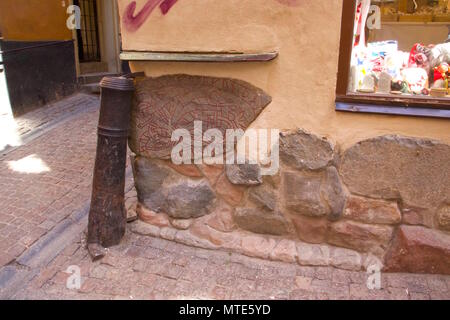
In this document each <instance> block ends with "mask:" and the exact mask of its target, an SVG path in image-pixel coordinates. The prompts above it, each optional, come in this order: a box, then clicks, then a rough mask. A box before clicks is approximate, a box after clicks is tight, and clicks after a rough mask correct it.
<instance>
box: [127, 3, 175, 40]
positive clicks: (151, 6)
mask: <svg viewBox="0 0 450 320" xmlns="http://www.w3.org/2000/svg"><path fill="white" fill-rule="evenodd" d="M177 1H178V0H147V3H146V4H145V5H144V7H143V8H142V9H141V11H139V13H138V14H136V15H135V14H134V13H135V11H136V1H132V2H131V3H130V4H129V5H128V6H127V7H126V9H125V13H124V15H123V24H124V26H125V28H126V29H127V30H128V31H129V32H135V31H137V30H139V28H140V27H141V26H142V25H143V24H144V23H145V21H146V20H147V19H148V17H149V16H150V15H151V13H152V12H153V11H154V10H155V9H156V7H157V6H158V5H159V8H160V9H161V12H162V13H163V14H164V15H166V14H167V13H168V12H169V11H170V9H172V7H173V6H174V5H175V3H177Z"/></svg>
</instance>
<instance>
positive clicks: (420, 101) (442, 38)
mask: <svg viewBox="0 0 450 320" xmlns="http://www.w3.org/2000/svg"><path fill="white" fill-rule="evenodd" d="M449 64H450V0H344V1H343V16H342V28H341V49H340V59H339V73H338V82H337V89H336V101H337V103H336V109H337V110H340V111H351V112H371V113H387V114H404V115H415V116H431V117H445V118H449V117H450V90H449V82H450V70H449Z"/></svg>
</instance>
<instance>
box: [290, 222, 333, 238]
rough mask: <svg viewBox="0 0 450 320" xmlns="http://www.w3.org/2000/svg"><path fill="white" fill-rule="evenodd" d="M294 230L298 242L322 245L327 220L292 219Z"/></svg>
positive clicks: (326, 228)
mask: <svg viewBox="0 0 450 320" xmlns="http://www.w3.org/2000/svg"><path fill="white" fill-rule="evenodd" d="M292 222H293V224H294V227H295V230H296V231H297V235H298V237H299V239H300V240H302V241H305V242H308V243H314V244H320V243H324V242H325V239H326V234H327V230H328V220H327V219H324V218H310V217H302V216H295V217H292Z"/></svg>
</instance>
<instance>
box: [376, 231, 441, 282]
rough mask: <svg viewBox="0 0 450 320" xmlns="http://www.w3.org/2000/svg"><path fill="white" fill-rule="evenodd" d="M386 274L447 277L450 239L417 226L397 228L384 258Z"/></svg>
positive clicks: (438, 232)
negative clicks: (402, 273)
mask: <svg viewBox="0 0 450 320" xmlns="http://www.w3.org/2000/svg"><path fill="white" fill-rule="evenodd" d="M385 270H386V271H388V272H411V273H431V274H447V275H450V236H449V235H448V234H446V233H444V232H441V231H437V230H432V229H427V228H423V227H417V226H401V227H400V228H399V230H398V231H397V234H396V236H395V239H394V242H393V244H392V246H391V248H390V249H389V251H388V252H387V254H386V257H385Z"/></svg>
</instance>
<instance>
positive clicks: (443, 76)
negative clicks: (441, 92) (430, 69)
mask: <svg viewBox="0 0 450 320" xmlns="http://www.w3.org/2000/svg"><path fill="white" fill-rule="evenodd" d="M449 76H450V67H449V65H448V63H445V62H444V63H441V64H440V65H439V66H438V67H436V68H434V81H435V83H434V84H435V85H434V87H441V88H442V87H443V88H444V89H447V90H448V80H449ZM440 80H441V81H440Z"/></svg>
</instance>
